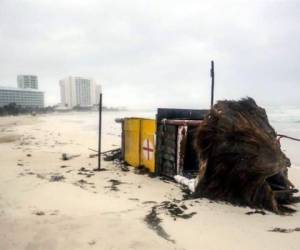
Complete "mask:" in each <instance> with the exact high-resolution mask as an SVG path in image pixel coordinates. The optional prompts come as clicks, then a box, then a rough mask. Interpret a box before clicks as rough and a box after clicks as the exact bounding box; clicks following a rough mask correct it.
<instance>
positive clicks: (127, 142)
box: [123, 118, 156, 173]
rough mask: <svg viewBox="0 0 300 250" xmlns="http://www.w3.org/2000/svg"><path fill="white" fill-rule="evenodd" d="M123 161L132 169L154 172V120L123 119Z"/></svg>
mask: <svg viewBox="0 0 300 250" xmlns="http://www.w3.org/2000/svg"><path fill="white" fill-rule="evenodd" d="M123 129H124V143H123V145H124V147H125V148H124V160H125V161H126V162H127V163H128V164H129V165H131V166H133V167H138V166H144V167H146V168H148V169H149V171H150V172H152V173H153V172H154V171H155V132H156V122H155V120H154V119H144V118H125V119H124V126H123Z"/></svg>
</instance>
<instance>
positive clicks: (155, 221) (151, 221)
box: [145, 206, 175, 243]
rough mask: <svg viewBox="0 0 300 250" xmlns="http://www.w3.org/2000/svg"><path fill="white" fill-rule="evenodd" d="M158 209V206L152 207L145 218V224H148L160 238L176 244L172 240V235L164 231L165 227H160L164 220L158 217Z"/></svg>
mask: <svg viewBox="0 0 300 250" xmlns="http://www.w3.org/2000/svg"><path fill="white" fill-rule="evenodd" d="M157 208H158V207H156V206H154V207H152V209H151V211H150V213H149V214H147V215H146V217H145V222H146V223H147V225H148V227H149V228H150V229H152V230H154V231H155V232H156V233H157V235H158V236H160V237H162V238H164V239H165V240H167V241H170V242H172V243H175V241H174V240H172V239H171V238H170V235H169V234H167V232H166V231H165V230H164V229H163V227H162V226H161V225H160V224H161V222H162V220H161V219H160V218H159V217H158V214H157V211H156V210H157Z"/></svg>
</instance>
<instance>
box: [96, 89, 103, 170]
mask: <svg viewBox="0 0 300 250" xmlns="http://www.w3.org/2000/svg"><path fill="white" fill-rule="evenodd" d="M101 139H102V93H100V98H99V131H98V168H97V170H98V171H100V170H101Z"/></svg>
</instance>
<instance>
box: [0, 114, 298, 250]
mask: <svg viewBox="0 0 300 250" xmlns="http://www.w3.org/2000/svg"><path fill="white" fill-rule="evenodd" d="M74 116H75V115H73V114H66V115H62V114H57V115H53V114H52V115H45V116H39V117H30V116H27V117H25V118H24V117H7V118H0V138H8V137H9V138H14V139H13V140H3V141H2V142H1V141H0V249H1V250H2V249H3V250H10V249H14V250H15V249H16V250H18V249H26V250H36V249H43V250H46V249H51V250H52V249H62V250H67V249H72V250H75V249H80V250H83V249H164V250H165V249H187V250H191V249H251V250H253V249H272V250H275V249H299V246H300V232H292V233H275V232H269V231H268V230H270V229H272V228H274V227H281V228H296V227H300V206H299V205H298V206H297V207H296V209H297V210H298V211H299V212H297V213H296V214H294V215H292V216H278V215H275V214H272V213H269V212H267V215H265V216H263V215H260V214H253V215H246V214H245V213H246V212H249V211H251V209H250V208H242V207H233V206H232V205H227V204H222V203H215V202H210V201H208V200H206V199H199V200H197V201H179V202H178V203H177V204H178V205H183V204H185V205H186V207H187V210H186V211H185V213H191V212H196V213H197V214H196V215H194V216H193V217H192V218H189V219H182V218H177V219H176V220H174V219H173V217H172V216H170V214H169V213H167V211H166V210H162V209H160V210H158V213H159V214H158V216H159V218H161V219H162V222H161V226H162V228H163V229H164V230H165V232H166V233H167V234H169V236H170V239H171V240H172V241H168V240H166V239H164V238H162V237H160V236H159V235H158V234H157V233H156V231H155V230H153V229H151V228H149V226H148V225H147V224H146V223H145V221H144V218H145V216H146V215H147V214H148V213H149V212H150V211H151V208H152V207H153V206H154V204H153V203H147V201H155V202H157V203H160V202H162V201H172V200H173V199H176V200H182V193H181V191H180V188H179V187H178V186H177V185H176V184H174V183H166V182H163V181H162V180H159V179H158V178H150V177H148V176H146V175H137V174H135V173H134V172H133V171H132V169H131V171H130V172H123V171H121V170H120V169H118V168H117V167H116V166H114V165H112V164H111V163H108V162H103V167H105V168H106V169H107V171H105V172H98V173H96V174H95V175H93V176H91V177H89V178H87V177H86V176H84V175H79V174H78V173H79V171H78V170H79V169H80V168H82V167H84V168H86V169H90V170H91V169H93V168H95V167H96V164H97V159H96V158H92V159H91V158H89V157H88V156H89V154H91V153H93V152H91V151H90V150H88V147H92V148H97V134H96V131H95V130H91V129H88V128H87V129H83V128H82V123H81V122H80V119H77V118H76V119H77V120H76V119H74ZM111 126H112V125H111V124H107V123H106V124H105V127H104V131H106V133H105V136H104V143H103V148H104V149H109V148H111V147H112V145H115V144H118V143H119V138H118V137H116V136H113V135H110V134H107V131H109V130H110V127H111ZM64 152H66V153H70V154H81V155H80V157H78V158H74V159H72V160H69V161H62V160H61V159H60V157H61V154H62V153H64ZM28 154H30V155H29V156H27V155H28ZM63 165H66V166H67V167H65V168H61V166H63ZM54 174H60V175H63V176H64V177H65V179H64V180H63V181H60V182H50V181H49V180H50V178H51V176H52V175H54ZM290 178H291V179H292V181H293V182H294V184H296V186H297V187H300V169H297V168H291V169H290ZM111 179H115V180H119V181H122V182H123V183H122V184H121V185H119V186H117V188H118V189H119V191H112V190H111V188H110V187H111V185H112V183H111V182H110V181H109V180H111ZM79 180H85V181H87V182H88V183H91V184H84V183H83V184H82V183H81V184H78V181H79ZM80 185H81V187H80ZM145 202H146V203H145ZM37 214H41V215H37Z"/></svg>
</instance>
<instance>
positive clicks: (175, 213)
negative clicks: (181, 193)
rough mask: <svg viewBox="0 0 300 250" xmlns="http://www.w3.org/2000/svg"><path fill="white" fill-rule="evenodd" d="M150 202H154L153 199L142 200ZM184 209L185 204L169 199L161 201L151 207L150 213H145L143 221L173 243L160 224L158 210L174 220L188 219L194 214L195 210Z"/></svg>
mask: <svg viewBox="0 0 300 250" xmlns="http://www.w3.org/2000/svg"><path fill="white" fill-rule="evenodd" d="M150 203H156V202H153V201H145V202H143V204H150ZM186 210H188V207H187V206H186V205H185V204H180V205H177V204H176V203H174V202H171V201H163V202H161V203H160V204H157V205H154V206H153V207H152V208H151V211H150V213H149V214H147V215H146V217H145V222H146V223H147V225H148V226H149V228H151V229H153V230H154V231H156V233H157V234H158V235H159V236H160V237H162V238H164V239H166V240H168V241H171V242H173V243H175V241H174V240H172V239H171V238H170V236H169V235H168V234H167V232H166V231H165V230H164V229H163V227H162V226H161V225H160V224H161V222H162V219H161V218H159V217H158V215H159V212H162V213H165V214H167V215H169V216H171V217H172V218H173V219H174V220H177V218H181V219H190V218H192V217H193V216H194V215H195V214H196V212H191V213H186Z"/></svg>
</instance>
